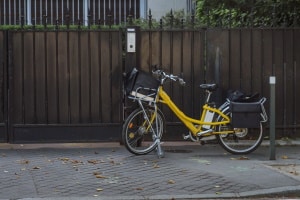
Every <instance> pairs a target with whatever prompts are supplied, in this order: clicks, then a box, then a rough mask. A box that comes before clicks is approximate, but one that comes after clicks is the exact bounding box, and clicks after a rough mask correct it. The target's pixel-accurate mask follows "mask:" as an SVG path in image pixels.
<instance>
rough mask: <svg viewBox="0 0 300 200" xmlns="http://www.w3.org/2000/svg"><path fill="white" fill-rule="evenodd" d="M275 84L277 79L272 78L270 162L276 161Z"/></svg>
mask: <svg viewBox="0 0 300 200" xmlns="http://www.w3.org/2000/svg"><path fill="white" fill-rule="evenodd" d="M275 84H276V77H275V76H270V160H276V155H275V154H276V153H275V151H276V150H275Z"/></svg>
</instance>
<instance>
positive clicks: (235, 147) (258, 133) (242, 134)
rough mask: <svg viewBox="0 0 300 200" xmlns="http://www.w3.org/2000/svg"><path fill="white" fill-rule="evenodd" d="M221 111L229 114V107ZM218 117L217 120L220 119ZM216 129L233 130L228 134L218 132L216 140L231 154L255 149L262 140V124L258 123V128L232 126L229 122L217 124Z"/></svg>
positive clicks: (245, 152)
mask: <svg viewBox="0 0 300 200" xmlns="http://www.w3.org/2000/svg"><path fill="white" fill-rule="evenodd" d="M223 113H225V114H226V115H227V116H229V117H230V116H231V112H230V111H229V107H227V108H225V109H224V111H223ZM222 120H223V118H222V117H220V118H219V119H218V121H222ZM217 130H218V131H220V132H221V131H234V133H230V134H219V135H217V140H218V142H219V144H220V145H221V146H222V147H223V148H224V149H225V150H226V151H228V152H230V153H232V154H248V153H251V152H253V151H254V150H256V149H257V148H258V147H259V146H260V144H261V142H262V140H263V126H262V123H260V126H259V127H258V128H232V127H231V125H230V124H226V125H219V126H218V127H217Z"/></svg>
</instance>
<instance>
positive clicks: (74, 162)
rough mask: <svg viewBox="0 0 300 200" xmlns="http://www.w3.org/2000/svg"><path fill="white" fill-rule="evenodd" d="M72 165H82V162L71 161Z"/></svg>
mask: <svg viewBox="0 0 300 200" xmlns="http://www.w3.org/2000/svg"><path fill="white" fill-rule="evenodd" d="M71 163H72V164H82V163H83V162H82V161H80V160H71Z"/></svg>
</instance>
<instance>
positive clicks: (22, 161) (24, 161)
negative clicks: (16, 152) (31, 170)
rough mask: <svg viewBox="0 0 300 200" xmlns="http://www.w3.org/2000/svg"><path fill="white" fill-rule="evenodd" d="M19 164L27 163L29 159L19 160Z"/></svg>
mask: <svg viewBox="0 0 300 200" xmlns="http://www.w3.org/2000/svg"><path fill="white" fill-rule="evenodd" d="M19 163H20V164H23V165H24V164H29V160H21V161H20V162H19Z"/></svg>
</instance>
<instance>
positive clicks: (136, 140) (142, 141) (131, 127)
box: [122, 107, 165, 155]
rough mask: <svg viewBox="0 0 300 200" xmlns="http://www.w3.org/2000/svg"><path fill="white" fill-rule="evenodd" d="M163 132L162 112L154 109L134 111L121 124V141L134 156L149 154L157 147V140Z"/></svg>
mask: <svg viewBox="0 0 300 200" xmlns="http://www.w3.org/2000/svg"><path fill="white" fill-rule="evenodd" d="M164 131H165V120H164V116H163V114H162V112H161V111H160V110H157V112H155V110H154V108H151V107H149V108H146V109H142V108H138V109H136V110H134V111H133V112H132V113H131V114H130V115H129V116H128V118H127V119H126V121H125V122H124V124H123V130H122V140H123V142H124V145H125V147H126V149H127V150H128V151H129V152H131V153H133V154H135V155H144V154H147V153H150V152H151V151H153V150H154V149H155V148H156V147H157V142H156V139H157V138H161V137H162V135H163V132H164Z"/></svg>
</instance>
